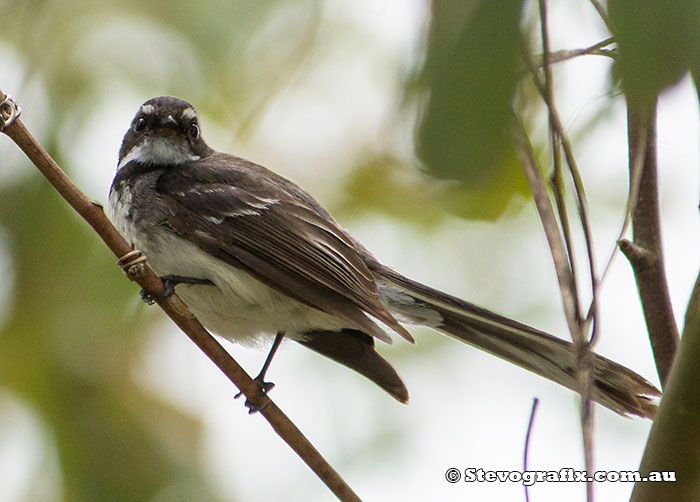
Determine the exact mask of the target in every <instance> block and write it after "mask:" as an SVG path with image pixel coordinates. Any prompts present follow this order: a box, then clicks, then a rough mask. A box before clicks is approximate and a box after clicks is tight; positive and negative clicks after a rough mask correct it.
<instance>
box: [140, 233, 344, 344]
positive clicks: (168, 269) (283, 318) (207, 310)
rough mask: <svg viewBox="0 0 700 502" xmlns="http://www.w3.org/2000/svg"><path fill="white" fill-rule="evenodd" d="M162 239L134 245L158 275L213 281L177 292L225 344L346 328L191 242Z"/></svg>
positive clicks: (167, 236) (172, 237)
mask: <svg viewBox="0 0 700 502" xmlns="http://www.w3.org/2000/svg"><path fill="white" fill-rule="evenodd" d="M158 234H159V235H158V236H157V237H154V236H150V238H149V240H148V241H145V240H143V239H138V238H137V239H135V240H134V244H135V245H136V247H137V248H138V249H140V250H141V251H143V253H144V254H145V255H146V257H147V258H148V263H149V265H150V266H151V268H153V270H154V272H156V273H157V274H158V275H168V274H175V275H181V276H185V277H194V278H198V279H209V280H210V281H212V282H213V283H214V284H215V285H214V286H209V285H199V284H180V285H178V286H176V287H175V292H176V294H177V295H178V296H179V297H180V299H182V301H183V302H185V304H187V306H188V307H189V308H190V310H191V311H192V313H193V314H194V315H195V316H197V319H199V321H200V322H201V323H202V324H203V325H204V326H205V327H207V328H208V329H209V330H211V331H213V332H214V333H216V334H218V335H220V336H223V337H224V338H227V339H229V340H232V341H236V342H239V343H243V344H246V345H256V344H260V343H265V342H267V341H268V340H269V338H270V337H271V336H274V335H275V334H276V333H278V332H284V333H285V335H286V336H287V337H289V338H298V337H299V335H300V334H301V333H304V332H306V331H312V330H319V329H328V330H332V331H337V330H340V329H343V328H345V327H347V326H346V325H345V324H344V323H343V322H342V321H341V320H340V319H338V318H337V317H335V316H331V315H328V314H326V313H325V312H322V311H320V310H317V309H314V308H311V307H308V306H306V305H304V304H302V303H300V302H298V301H296V300H294V299H292V298H290V297H288V296H286V295H283V294H282V293H279V292H277V291H275V290H273V289H272V288H270V287H269V286H267V285H266V284H264V283H262V282H260V281H259V280H257V279H255V278H254V277H253V276H251V275H250V274H248V273H247V272H245V271H243V270H241V269H238V268H236V267H233V266H231V265H228V264H227V263H225V262H223V261H221V260H219V259H217V258H214V257H213V256H211V255H209V254H207V253H206V252H204V251H202V250H201V249H200V248H199V247H197V246H196V245H194V244H192V243H190V242H189V241H186V240H184V239H182V238H180V237H178V236H176V235H173V234H171V233H166V232H165V231H161V232H159V233H158ZM135 237H137V236H135Z"/></svg>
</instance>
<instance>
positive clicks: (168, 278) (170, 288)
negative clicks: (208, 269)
mask: <svg viewBox="0 0 700 502" xmlns="http://www.w3.org/2000/svg"><path fill="white" fill-rule="evenodd" d="M160 279H161V280H162V281H163V286H164V287H165V289H164V290H163V294H162V295H160V296H159V297H158V298H154V297H152V296H151V295H149V294H148V293H146V292H145V291H144V290H143V289H142V290H141V299H142V300H143V301H144V302H146V303H147V304H149V305H153V304H154V303H155V302H157V301H158V300H162V299H163V298H167V297H169V296H172V295H173V294H174V293H175V286H177V285H178V284H205V285H208V286H213V285H214V283H213V282H211V281H210V280H209V279H198V278H197V277H184V276H182V275H172V274H171V275H162V276H161V277H160Z"/></svg>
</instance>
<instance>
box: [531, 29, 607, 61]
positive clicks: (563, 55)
mask: <svg viewBox="0 0 700 502" xmlns="http://www.w3.org/2000/svg"><path fill="white" fill-rule="evenodd" d="M614 43H615V38H613V37H609V38H606V39H605V40H601V41H600V42H598V43H597V44H593V45H591V46H590V47H586V48H584V49H569V50H566V49H565V50H561V51H555V52H546V53H543V54H538V55H537V56H534V57H533V64H534V65H535V67H536V68H542V67H543V66H545V63H544V61H545V54H546V58H547V62H548V63H549V64H550V65H553V64H557V63H562V62H564V61H568V60H570V59H574V58H577V57H580V56H607V57H614V56H615V51H614V50H613V49H604V47H607V46H608V45H611V44H614Z"/></svg>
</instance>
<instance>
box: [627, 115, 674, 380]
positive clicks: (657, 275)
mask: <svg viewBox="0 0 700 502" xmlns="http://www.w3.org/2000/svg"><path fill="white" fill-rule="evenodd" d="M627 120H628V136H629V137H628V142H629V156H630V158H629V165H630V180H632V179H634V178H635V177H636V176H638V177H639V191H638V195H637V203H636V204H635V206H634V208H633V212H632V234H633V240H632V241H629V240H626V239H622V240H620V242H619V245H620V250H621V251H622V252H623V254H624V255H625V256H626V257H627V259H628V260H629V262H630V264H631V265H632V269H633V271H634V276H635V280H636V282H637V290H638V291H639V297H640V299H641V302H642V308H643V310H644V318H645V320H646V324H647V331H648V333H649V341H650V342H651V348H652V350H653V353H654V361H655V363H656V371H657V372H658V374H659V379H660V380H661V385H662V387H665V385H666V381H667V379H668V375H669V373H670V371H671V364H672V363H673V358H674V355H675V353H676V348H677V347H678V342H679V335H678V327H677V326H676V320H675V318H674V316H673V308H672V306H671V298H670V295H669V292H668V282H667V280H666V271H665V267H664V259H663V249H662V244H661V221H660V216H659V187H658V174H657V166H656V106H655V103H654V105H653V106H650V107H649V108H648V110H645V109H633V108H632V107H631V106H629V104H628V109H627ZM641 142H645V144H640V143H641ZM639 153H641V154H642V155H644V158H643V159H642V160H641V161H640V159H638V158H636V156H637V155H639ZM639 164H641V166H642V167H641V172H640V173H635V172H633V169H632V167H633V166H635V165H639Z"/></svg>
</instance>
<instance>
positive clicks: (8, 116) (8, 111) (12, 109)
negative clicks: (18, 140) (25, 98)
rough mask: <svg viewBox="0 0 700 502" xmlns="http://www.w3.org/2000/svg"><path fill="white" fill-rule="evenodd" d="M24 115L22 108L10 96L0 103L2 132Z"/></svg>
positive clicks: (0, 129) (0, 127)
mask: <svg viewBox="0 0 700 502" xmlns="http://www.w3.org/2000/svg"><path fill="white" fill-rule="evenodd" d="M20 115H22V107H21V106H19V105H18V104H17V101H15V99H14V98H13V97H12V96H10V95H9V94H8V95H6V96H5V99H4V100H3V101H2V103H0V131H2V130H3V129H5V128H6V127H8V126H9V125H11V124H12V122H14V121H15V120H16V119H18V118H19V116H20Z"/></svg>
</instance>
